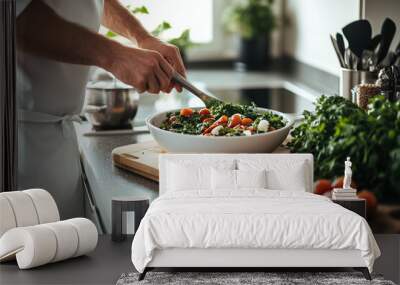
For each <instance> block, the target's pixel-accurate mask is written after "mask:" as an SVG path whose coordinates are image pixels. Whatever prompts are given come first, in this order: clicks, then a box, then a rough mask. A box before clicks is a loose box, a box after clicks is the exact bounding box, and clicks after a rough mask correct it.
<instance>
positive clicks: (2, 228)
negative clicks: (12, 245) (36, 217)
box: [0, 195, 17, 237]
mask: <svg viewBox="0 0 400 285" xmlns="http://www.w3.org/2000/svg"><path fill="white" fill-rule="evenodd" d="M16 226H17V222H16V221H15V216H14V211H13V209H12V208H11V205H10V202H9V201H8V199H7V198H6V197H3V196H2V195H0V237H1V236H2V235H3V234H4V233H5V232H6V231H8V230H9V229H12V228H15V227H16Z"/></svg>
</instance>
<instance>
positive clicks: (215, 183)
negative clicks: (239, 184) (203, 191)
mask: <svg viewBox="0 0 400 285" xmlns="http://www.w3.org/2000/svg"><path fill="white" fill-rule="evenodd" d="M211 189H212V190H228V191H232V190H236V170H233V169H223V170H221V169H216V168H212V169H211Z"/></svg>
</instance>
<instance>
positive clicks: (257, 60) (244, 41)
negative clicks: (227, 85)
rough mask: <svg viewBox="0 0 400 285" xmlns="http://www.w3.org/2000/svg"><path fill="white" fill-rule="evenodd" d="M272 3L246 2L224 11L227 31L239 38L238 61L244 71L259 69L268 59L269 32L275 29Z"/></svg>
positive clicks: (260, 1) (269, 0)
mask: <svg viewBox="0 0 400 285" xmlns="http://www.w3.org/2000/svg"><path fill="white" fill-rule="evenodd" d="M273 2H274V1H273V0H246V1H245V2H244V3H243V2H241V3H239V4H236V5H234V6H232V7H229V8H228V10H227V11H226V14H225V19H224V21H225V26H226V28H227V30H228V31H230V32H234V33H239V34H240V36H241V44H240V55H239V61H240V62H241V63H243V64H244V65H245V67H246V69H260V68H262V67H263V66H264V65H265V63H266V62H267V60H268V58H269V46H270V38H271V32H272V31H273V29H274V28H275V27H276V17H275V15H274V13H273V10H272V5H273Z"/></svg>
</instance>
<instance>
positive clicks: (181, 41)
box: [106, 5, 194, 64]
mask: <svg viewBox="0 0 400 285" xmlns="http://www.w3.org/2000/svg"><path fill="white" fill-rule="evenodd" d="M126 7H127V8H128V9H129V11H131V13H133V14H149V10H148V9H147V8H146V6H141V7H132V6H131V5H127V6H126ZM171 28H172V26H171V24H170V23H169V22H166V21H163V22H161V23H160V24H159V25H158V26H157V27H156V28H155V29H154V30H153V31H151V34H152V35H153V36H155V37H158V38H162V35H163V33H164V32H165V31H167V30H169V29H171ZM106 36H107V37H109V38H114V37H117V36H118V35H117V34H116V33H114V32H112V31H108V32H107V33H106ZM167 42H169V43H170V44H173V45H175V46H176V47H178V48H179V51H180V53H181V56H182V60H183V62H184V63H185V64H186V51H187V49H188V48H190V47H192V46H194V43H193V42H192V41H191V39H190V30H189V29H186V30H184V31H183V32H182V33H181V34H180V35H179V36H178V37H176V38H172V39H169V40H167Z"/></svg>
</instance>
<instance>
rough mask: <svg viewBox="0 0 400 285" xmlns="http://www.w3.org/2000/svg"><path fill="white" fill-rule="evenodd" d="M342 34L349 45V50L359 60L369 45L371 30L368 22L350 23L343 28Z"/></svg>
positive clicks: (363, 20)
mask: <svg viewBox="0 0 400 285" xmlns="http://www.w3.org/2000/svg"><path fill="white" fill-rule="evenodd" d="M342 30H343V34H344V35H345V37H346V39H347V42H348V43H349V48H350V50H351V51H352V52H353V53H354V54H355V55H356V56H357V57H358V58H361V56H362V52H363V50H365V49H368V47H369V45H370V43H371V36H372V28H371V24H370V23H369V21H368V20H365V19H362V20H357V21H354V22H351V23H350V24H348V25H346V26H344V27H343V29H342Z"/></svg>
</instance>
